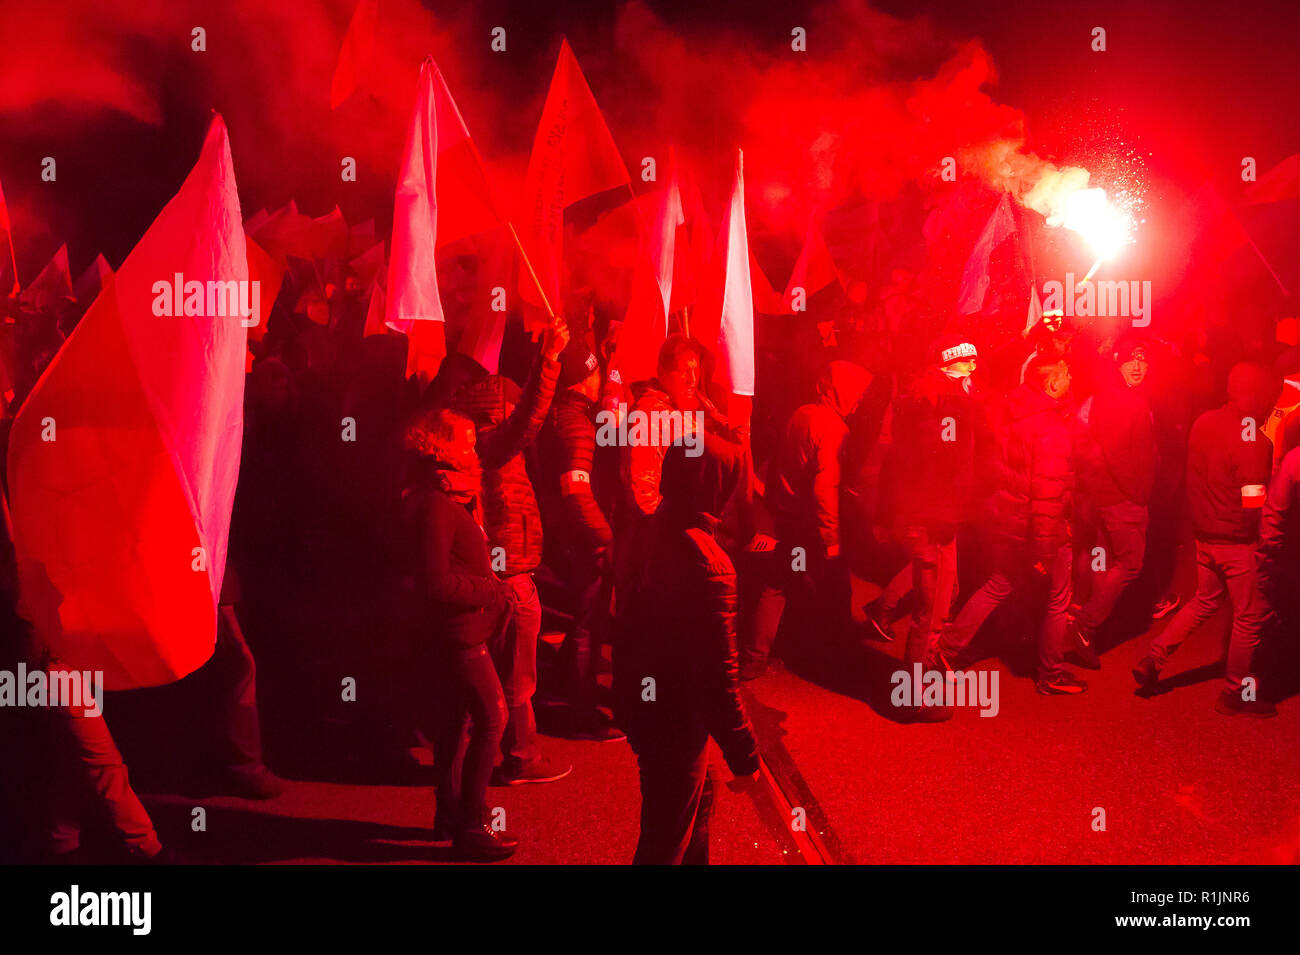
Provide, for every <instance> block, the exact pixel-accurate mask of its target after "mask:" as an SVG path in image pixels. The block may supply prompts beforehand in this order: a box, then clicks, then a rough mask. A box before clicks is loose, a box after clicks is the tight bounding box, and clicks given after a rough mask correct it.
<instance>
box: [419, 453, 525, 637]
mask: <svg viewBox="0 0 1300 955" xmlns="http://www.w3.org/2000/svg"><path fill="white" fill-rule="evenodd" d="M402 503H403V508H404V510H405V511H406V525H405V526H407V527H409V528H411V529H412V530H413V532H414V533H415V540H413V542H412V543H413V545H414V551H415V553H414V555H413V557H414V569H415V571H416V573H415V584H416V588H417V590H418V591H419V593H420V595H421V596H422V597H423V605H424V609H425V614H426V619H427V620H428V622H429V623H430V625H431V626H432V628H433V630H434V636H435V637H436V639H437V640H438V641H439V643H440V644H441V645H442V646H443V647H472V646H476V645H478V644H481V643H486V642H487V641H488V640H490V639H492V637H493V636H495V635H496V633H497V632H498V631H499V630H500V628H501V626H502V625H503V624H504V622H505V616H506V613H507V611H508V608H509V602H508V598H507V594H508V590H509V588H508V585H506V584H505V583H503V582H502V581H500V580H498V579H497V578H496V576H495V575H494V574H493V573H492V565H491V562H490V561H489V559H488V548H487V537H486V535H485V534H484V532H483V528H482V527H481V526H480V525H479V523H478V521H477V520H476V519H475V517H474V516H473V514H472V513H471V506H470V505H468V504H462V503H460V502H458V501H456V500H455V499H454V498H452V497H451V496H450V495H449V494H446V493H444V492H443V491H442V490H441V489H439V488H438V487H437V486H436V477H435V478H428V477H425V478H424V479H421V480H420V481H419V482H418V483H416V484H414V485H412V486H411V487H410V488H408V490H407V492H406V494H404V495H403V501H402Z"/></svg>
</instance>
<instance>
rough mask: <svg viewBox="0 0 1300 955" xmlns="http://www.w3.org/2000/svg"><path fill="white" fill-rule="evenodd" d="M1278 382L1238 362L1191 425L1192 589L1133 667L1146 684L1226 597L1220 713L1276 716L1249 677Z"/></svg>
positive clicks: (1260, 604) (1259, 609)
mask: <svg viewBox="0 0 1300 955" xmlns="http://www.w3.org/2000/svg"><path fill="white" fill-rule="evenodd" d="M1276 394H1277V384H1276V381H1275V380H1274V378H1273V376H1272V375H1271V374H1270V373H1269V372H1268V371H1267V370H1265V369H1264V368H1262V367H1260V366H1259V365H1254V364H1250V363H1248V362H1241V363H1239V364H1237V365H1234V366H1233V368H1232V370H1231V372H1229V374H1228V403H1227V404H1225V405H1224V406H1223V407H1222V408H1216V409H1215V410H1213V411H1207V412H1205V414H1203V415H1201V416H1200V417H1199V418H1197V419H1196V423H1195V424H1194V425H1192V434H1191V437H1190V438H1189V439H1188V444H1187V506H1188V510H1189V511H1190V513H1191V517H1192V529H1193V531H1194V532H1195V534H1196V595H1195V596H1194V597H1193V598H1192V600H1191V601H1190V602H1189V603H1188V604H1187V606H1185V607H1183V609H1182V610H1180V611H1179V612H1178V615H1177V616H1176V617H1174V619H1173V620H1172V621H1171V622H1170V623H1169V626H1167V627H1165V629H1164V631H1163V632H1161V633H1160V634H1158V635H1157V636H1156V637H1155V639H1153V640H1152V641H1151V645H1150V647H1148V649H1147V652H1146V656H1144V657H1143V658H1142V660H1141V661H1140V662H1139V663H1138V665H1137V666H1136V667H1135V668H1134V670H1133V678H1134V679H1135V680H1137V682H1138V686H1139V687H1141V688H1142V689H1144V690H1148V691H1149V690H1150V689H1152V688H1153V687H1155V685H1156V684H1157V682H1159V679H1160V671H1161V670H1163V669H1164V667H1165V665H1166V664H1167V663H1168V662H1169V657H1170V655H1171V654H1173V652H1174V651H1175V650H1177V649H1178V648H1179V647H1180V646H1181V645H1182V643H1183V641H1184V640H1186V639H1187V637H1188V636H1190V635H1191V633H1192V632H1193V631H1194V630H1196V629H1197V628H1198V627H1200V625H1201V624H1203V623H1205V622H1206V621H1207V620H1209V619H1210V618H1211V617H1212V616H1214V614H1215V613H1216V612H1217V611H1218V610H1219V608H1220V607H1221V606H1222V605H1223V603H1224V602H1225V599H1226V600H1227V602H1229V603H1231V605H1232V633H1231V636H1230V637H1229V639H1228V661H1227V672H1226V674H1225V678H1226V686H1225V687H1224V688H1223V691H1222V692H1221V693H1220V694H1219V697H1218V699H1217V700H1216V701H1215V709H1217V710H1218V711H1219V712H1220V713H1222V714H1224V715H1225V716H1236V715H1238V714H1242V715H1246V716H1257V717H1268V716H1276V715H1277V709H1276V707H1274V706H1273V704H1272V703H1269V702H1267V701H1265V700H1262V699H1259V697H1258V686H1257V684H1256V681H1255V678H1254V675H1253V664H1254V659H1255V651H1256V650H1257V649H1258V647H1259V644H1260V639H1261V635H1262V633H1263V628H1264V624H1265V621H1266V620H1267V618H1268V605H1267V602H1266V601H1265V600H1264V598H1263V597H1262V596H1261V594H1260V589H1259V581H1258V574H1257V561H1258V557H1257V554H1256V542H1257V539H1258V535H1259V517H1260V513H1261V511H1262V510H1263V508H1264V502H1265V499H1266V489H1267V487H1268V483H1269V478H1270V476H1271V472H1272V467H1273V445H1272V443H1271V442H1270V441H1269V440H1268V438H1267V437H1265V436H1264V430H1263V425H1264V421H1265V418H1266V416H1267V415H1268V413H1269V409H1270V408H1271V407H1272V402H1273V397H1274V396H1275V395H1276Z"/></svg>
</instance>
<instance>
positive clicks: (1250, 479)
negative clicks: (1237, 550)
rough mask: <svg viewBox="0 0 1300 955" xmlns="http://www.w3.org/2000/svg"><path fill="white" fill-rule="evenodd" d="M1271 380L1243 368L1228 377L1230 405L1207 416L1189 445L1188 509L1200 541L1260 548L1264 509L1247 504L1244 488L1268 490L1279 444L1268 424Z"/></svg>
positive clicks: (1195, 426)
mask: <svg viewBox="0 0 1300 955" xmlns="http://www.w3.org/2000/svg"><path fill="white" fill-rule="evenodd" d="M1271 392H1272V388H1271V386H1270V383H1269V381H1268V379H1267V376H1266V375H1265V374H1263V373H1262V372H1260V371H1258V370H1257V369H1254V368H1252V367H1251V366H1249V365H1237V366H1235V367H1234V368H1233V369H1232V372H1231V374H1230V375H1229V376H1228V403H1227V404H1226V405H1224V406H1223V407H1222V408H1217V409H1215V410H1213V411H1207V412H1205V414H1203V415H1201V416H1200V417H1199V418H1197V419H1196V423H1195V424H1193V425H1192V433H1191V436H1190V437H1189V438H1188V440H1187V509H1188V512H1189V513H1190V515H1191V518H1192V529H1193V530H1194V531H1195V532H1196V538H1197V540H1202V541H1206V542H1207V543H1218V544H1249V543H1254V541H1255V538H1256V535H1257V533H1258V531H1259V516H1260V509H1258V508H1253V509H1252V508H1247V507H1244V506H1243V505H1242V488H1250V487H1253V488H1255V489H1258V490H1262V489H1263V488H1265V487H1267V486H1268V483H1269V478H1270V477H1271V476H1272V468H1273V444H1272V442H1271V441H1269V440H1268V438H1267V437H1265V435H1264V429H1263V424H1264V421H1265V416H1266V415H1267V414H1268V409H1269V408H1270V407H1271V406H1272V399H1273V394H1272V393H1271Z"/></svg>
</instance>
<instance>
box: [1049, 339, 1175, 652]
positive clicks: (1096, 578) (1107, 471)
mask: <svg viewBox="0 0 1300 955" xmlns="http://www.w3.org/2000/svg"><path fill="white" fill-rule="evenodd" d="M1115 361H1116V362H1117V367H1114V368H1111V369H1110V370H1109V372H1108V373H1103V375H1102V382H1101V384H1100V385H1099V387H1098V389H1097V392H1096V393H1095V394H1094V395H1092V397H1090V398H1089V399H1088V400H1087V401H1085V402H1084V403H1083V406H1082V407H1081V408H1080V412H1079V418H1078V422H1077V426H1078V427H1077V440H1076V452H1077V455H1078V484H1079V486H1078V497H1077V507H1076V527H1077V528H1078V531H1079V533H1078V535H1077V537H1078V539H1077V540H1076V544H1077V550H1078V553H1077V556H1076V567H1075V569H1076V575H1075V578H1076V580H1080V581H1085V582H1086V581H1089V580H1091V581H1092V591H1091V594H1090V595H1089V596H1088V598H1087V599H1086V600H1085V601H1084V602H1083V606H1082V607H1081V608H1080V610H1079V613H1078V614H1077V615H1076V616H1075V618H1074V622H1073V624H1072V625H1071V627H1070V630H1071V633H1070V639H1069V643H1070V645H1071V649H1072V651H1073V653H1074V654H1075V655H1076V656H1077V657H1078V660H1079V662H1080V663H1082V665H1083V666H1086V667H1088V668H1089V669H1093V670H1096V669H1099V668H1100V667H1101V660H1100V658H1099V657H1098V656H1097V651H1096V649H1095V648H1094V647H1093V639H1094V638H1095V637H1096V635H1097V631H1098V630H1100V629H1101V627H1102V625H1103V624H1104V623H1105V622H1106V620H1107V619H1108V618H1109V617H1110V615H1111V613H1112V611H1114V609H1115V605H1116V604H1117V603H1119V599H1120V597H1121V596H1122V595H1123V593H1124V591H1125V589H1126V588H1127V587H1128V585H1129V584H1131V583H1132V582H1133V581H1134V580H1135V579H1136V578H1137V576H1138V574H1140V573H1141V572H1142V561H1143V557H1144V555H1145V554H1146V540H1147V525H1148V523H1149V515H1148V511H1147V505H1148V502H1149V501H1150V500H1151V489H1152V486H1153V485H1154V483H1155V476H1156V467H1157V465H1158V463H1159V462H1158V459H1157V454H1156V433H1155V425H1154V422H1153V420H1152V417H1151V407H1150V406H1149V405H1148V404H1147V400H1146V396H1145V395H1144V393H1143V390H1142V383H1143V381H1144V380H1145V379H1146V376H1147V371H1148V367H1149V365H1148V360H1147V347H1146V344H1145V343H1144V342H1143V341H1142V340H1141V339H1137V338H1128V339H1122V340H1121V341H1120V342H1119V344H1118V346H1117V348H1116V352H1115ZM1095 548H1100V553H1098V552H1097V551H1096V550H1095Z"/></svg>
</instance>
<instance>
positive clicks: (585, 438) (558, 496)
mask: <svg viewBox="0 0 1300 955" xmlns="http://www.w3.org/2000/svg"><path fill="white" fill-rule="evenodd" d="M537 451H538V456H539V458H540V461H539V464H540V467H541V475H542V477H541V480H542V482H543V483H542V487H541V488H539V489H538V490H539V491H540V492H541V495H542V507H543V511H542V516H543V518H544V519H545V520H546V527H547V533H548V535H551V536H553V537H554V538H555V539H556V540H557V542H559V543H561V544H562V545H563V546H565V547H567V548H571V549H573V550H576V551H577V552H579V553H583V554H595V553H596V552H597V551H599V550H602V549H604V548H606V547H608V546H609V545H610V543H611V542H612V541H613V540H614V533H613V531H612V530H611V529H610V526H609V519H608V518H607V517H606V516H605V512H604V511H603V510H602V509H601V506H600V504H599V503H598V502H597V500H596V494H595V491H594V489H593V486H592V480H593V475H592V463H593V461H594V459H595V453H596V404H595V402H593V401H592V400H591V399H589V398H587V397H586V396H585V395H582V394H579V393H578V392H576V391H574V390H572V389H565V390H564V391H561V392H560V393H559V394H557V395H556V396H555V400H554V401H553V402H552V403H551V416H550V418H548V419H547V422H546V426H545V427H544V428H542V433H541V435H540V436H539V437H538V439H537Z"/></svg>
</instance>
